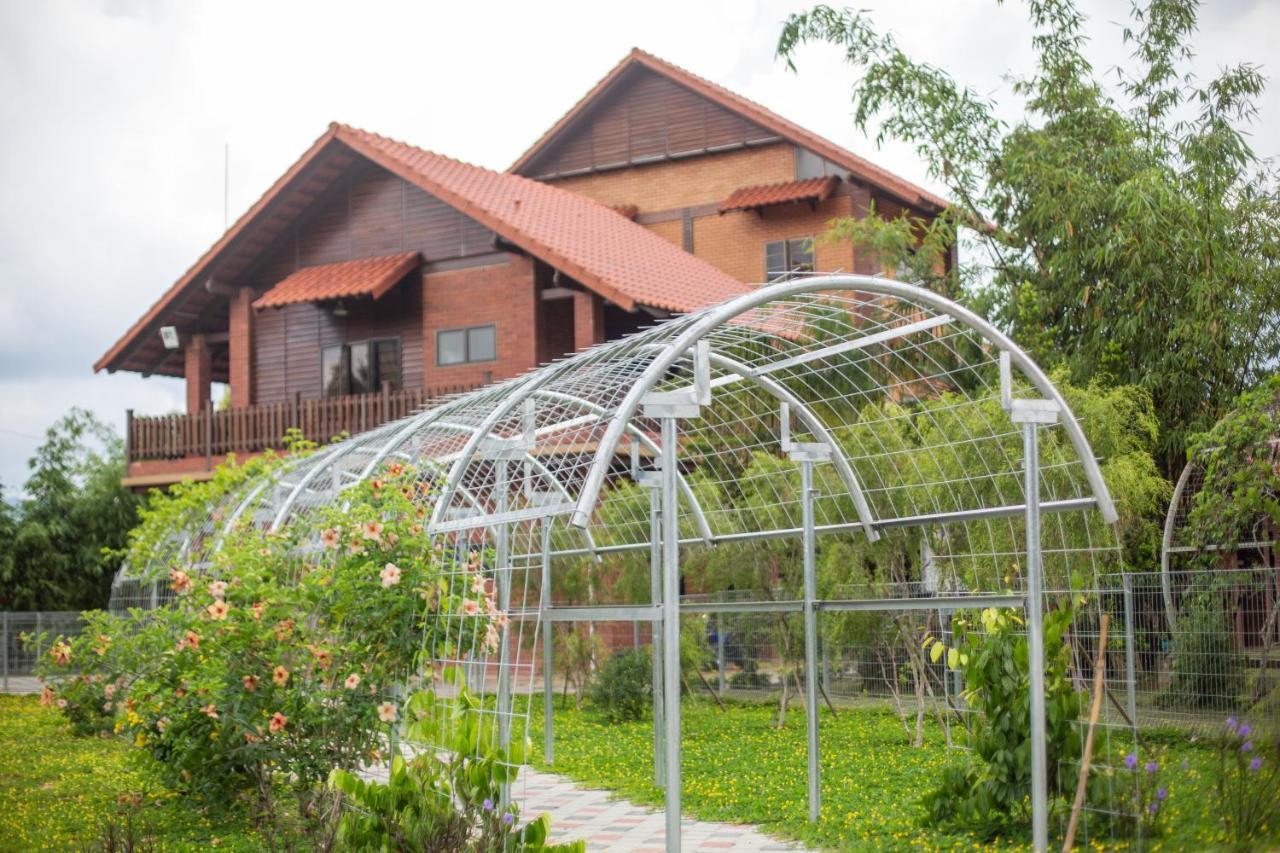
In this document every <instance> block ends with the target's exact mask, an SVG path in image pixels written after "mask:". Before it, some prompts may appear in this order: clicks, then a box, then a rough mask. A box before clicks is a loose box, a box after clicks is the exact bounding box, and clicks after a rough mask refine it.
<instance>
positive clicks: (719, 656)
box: [716, 613, 724, 696]
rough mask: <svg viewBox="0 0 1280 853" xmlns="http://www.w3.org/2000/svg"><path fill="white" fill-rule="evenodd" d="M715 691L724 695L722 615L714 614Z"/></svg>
mask: <svg viewBox="0 0 1280 853" xmlns="http://www.w3.org/2000/svg"><path fill="white" fill-rule="evenodd" d="M716 689H717V690H719V691H720V695H722V696H723V695H724V614H723V613H717V614H716Z"/></svg>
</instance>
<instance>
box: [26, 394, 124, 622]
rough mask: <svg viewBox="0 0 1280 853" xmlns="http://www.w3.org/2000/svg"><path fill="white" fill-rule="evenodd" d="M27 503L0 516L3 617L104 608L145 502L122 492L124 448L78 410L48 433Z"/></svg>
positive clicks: (112, 434)
mask: <svg viewBox="0 0 1280 853" xmlns="http://www.w3.org/2000/svg"><path fill="white" fill-rule="evenodd" d="M28 465H29V467H30V469H31V476H30V477H29V478H28V479H27V483H26V497H25V499H24V500H23V501H22V503H21V505H20V506H19V508H18V511H17V513H16V518H14V517H13V516H12V515H11V514H9V513H7V511H0V534H4V533H5V526H6V525H8V526H9V528H10V532H9V534H8V535H0V539H2V540H3V541H4V542H6V543H8V545H7V548H6V549H5V550H4V551H0V609H5V610H82V609H92V608H96V607H103V606H105V605H106V603H107V599H108V596H109V594H110V589H111V578H112V575H113V574H114V571H115V569H116V567H117V565H118V559H117V558H116V557H114V556H111V554H110V553H109V552H113V551H118V550H119V549H121V548H123V547H124V545H125V542H126V537H127V534H128V531H129V530H130V528H132V527H133V526H134V524H135V523H136V522H137V510H138V504H139V498H138V497H137V496H136V495H134V494H133V493H131V492H130V491H129V490H128V489H126V488H124V486H122V485H121V482H120V481H121V478H122V477H123V476H124V447H123V444H122V442H121V441H120V438H119V436H117V435H116V434H115V432H114V431H113V430H112V429H111V428H110V427H108V426H106V425H105V424H103V423H102V422H101V421H99V420H97V418H95V417H94V416H93V415H92V414H91V413H89V412H86V411H84V410H83V409H72V410H71V411H70V412H69V413H67V414H66V415H65V416H64V417H63V418H62V419H60V420H59V421H58V422H57V423H55V424H54V425H53V426H52V427H50V428H49V430H48V432H47V433H46V434H45V441H44V443H43V444H42V445H40V447H39V448H38V449H37V450H36V453H35V455H34V456H33V457H32V458H31V460H30V461H29V463H28Z"/></svg>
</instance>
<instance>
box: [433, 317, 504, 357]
mask: <svg viewBox="0 0 1280 853" xmlns="http://www.w3.org/2000/svg"><path fill="white" fill-rule="evenodd" d="M497 357H498V338H497V334H496V333H495V330H494V327H493V326H472V327H471V328H470V329H446V330H444V331H441V332H436V364H437V365H439V366H440V367H449V366H450V365H454V364H472V363H474V362H477V361H493V360H494V359H496V358H497Z"/></svg>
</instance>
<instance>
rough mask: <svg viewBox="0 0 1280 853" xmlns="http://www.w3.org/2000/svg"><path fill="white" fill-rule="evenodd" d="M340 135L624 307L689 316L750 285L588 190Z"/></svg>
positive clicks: (378, 139)
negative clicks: (591, 196) (596, 198)
mask: <svg viewBox="0 0 1280 853" xmlns="http://www.w3.org/2000/svg"><path fill="white" fill-rule="evenodd" d="M337 138H338V139H339V140H340V141H342V142H344V143H346V144H347V145H349V146H351V148H352V149H353V150H355V151H356V152H357V153H359V154H363V155H364V156H366V157H368V158H369V159H370V160H372V161H373V162H375V163H377V164H378V165H380V166H382V167H383V168H385V169H387V170H388V171H391V172H394V173H395V174H397V175H399V176H400V177H402V178H404V179H405V180H406V181H409V182H410V183H412V184H415V185H417V186H419V187H421V188H422V189H423V190H426V191H427V192H429V193H431V194H432V195H434V196H436V197H437V198H439V199H441V200H442V201H444V202H446V203H447V204H449V205H452V206H453V207H455V208H457V209H458V210H460V211H462V212H463V213H465V214H466V215H467V216H470V217H471V218H472V219H475V220H476V221H478V222H480V223H481V224H482V225H484V226H485V227H486V228H490V229H492V230H493V231H495V232H497V233H498V234H499V235H500V236H501V237H502V238H504V239H505V240H507V241H508V242H510V243H512V244H514V245H516V246H519V247H520V248H521V249H524V250H525V251H526V252H528V253H529V254H531V255H533V256H534V257H537V258H539V259H541V260H543V261H545V262H546V263H547V264H549V265H550V266H552V267H555V268H556V269H558V270H561V271H562V272H565V273H567V274H568V275H570V276H572V277H573V278H575V279H577V280H578V281H579V282H581V283H582V284H583V285H585V286H586V287H588V288H590V289H592V290H594V291H596V292H597V293H599V294H600V295H601V296H604V297H605V298H607V299H610V300H612V301H613V302H614V303H615V304H617V305H620V306H621V307H623V308H626V309H628V310H630V309H632V308H634V307H635V306H636V305H648V306H651V307H654V308H662V309H665V310H667V311H674V312H678V313H683V312H687V311H693V310H695V309H698V308H702V307H705V306H707V305H710V304H712V303H715V302H722V301H724V300H725V299H729V298H730V297H733V296H737V295H738V294H740V293H746V292H747V291H748V290H750V288H748V287H747V285H745V284H743V283H742V282H740V281H738V280H737V279H736V278H733V277H732V276H730V275H728V274H727V273H724V272H721V271H720V270H719V269H717V268H716V267H713V266H712V265H711V264H709V263H707V262H706V261H703V260H701V259H699V258H695V257H694V256H693V255H691V254H689V253H688V252H685V251H684V250H682V249H681V248H680V247H678V246H674V245H672V244H671V243H668V242H667V241H666V240H664V239H663V238H661V237H659V236H658V235H657V234H655V233H653V232H652V231H650V230H649V229H647V228H644V227H643V226H640V225H637V224H635V223H634V222H630V221H628V220H627V218H626V217H625V216H622V215H621V214H619V213H616V212H615V211H613V210H610V209H609V208H608V207H605V206H604V205H603V204H600V203H599V202H597V201H593V200H592V199H589V198H586V197H585V196H580V195H578V194H576V193H572V192H569V191H568V190H563V189H560V188H559V187H556V186H552V185H550V184H544V183H541V182H539V181H534V180H530V179H529V178H523V177H520V176H519V175H512V174H507V173H503V172H493V171H490V170H489V169H482V168H480V167H479V166H472V165H470V164H469V163H463V162H461V161H458V160H453V159H451V158H449V157H443V156H441V155H439V154H433V153H432V152H430V151H424V150H423V149H421V148H415V147H414V146H412V145H406V144H405V143H403V142H397V141H396V140H394V139H388V138H386V137H385V136H379V135H378V134H376V133H369V132H367V131H363V130H358V129H356V128H352V127H347V126H345V125H338V126H337Z"/></svg>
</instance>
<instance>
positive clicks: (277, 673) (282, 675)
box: [271, 666, 289, 687]
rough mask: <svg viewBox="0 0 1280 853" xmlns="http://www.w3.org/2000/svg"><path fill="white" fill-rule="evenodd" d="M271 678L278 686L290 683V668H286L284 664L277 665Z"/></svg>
mask: <svg viewBox="0 0 1280 853" xmlns="http://www.w3.org/2000/svg"><path fill="white" fill-rule="evenodd" d="M271 680H272V682H274V683H275V685H276V687H284V686H285V685H286V684H288V683H289V670H287V669H285V668H284V667H283V666H277V667H276V668H275V669H273V670H272V671H271Z"/></svg>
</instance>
